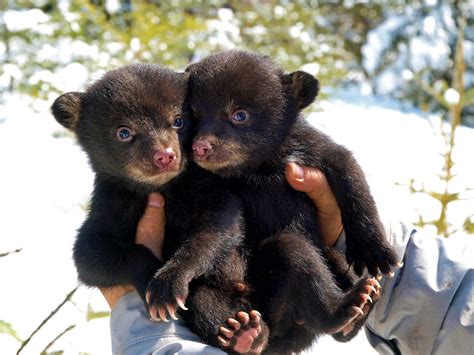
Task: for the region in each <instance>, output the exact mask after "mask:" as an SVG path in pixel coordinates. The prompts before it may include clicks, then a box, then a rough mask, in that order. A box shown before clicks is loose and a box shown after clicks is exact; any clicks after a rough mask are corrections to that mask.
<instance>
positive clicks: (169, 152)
mask: <svg viewBox="0 0 474 355" xmlns="http://www.w3.org/2000/svg"><path fill="white" fill-rule="evenodd" d="M175 160H176V154H175V152H174V151H173V149H171V148H166V149H165V150H157V151H156V152H155V155H154V156H153V162H154V163H155V165H156V166H157V167H158V168H159V169H160V170H162V169H166V168H167V167H168V166H169V165H170V164H171V163H173V162H174V161H175Z"/></svg>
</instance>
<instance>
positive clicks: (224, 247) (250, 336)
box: [52, 64, 268, 353]
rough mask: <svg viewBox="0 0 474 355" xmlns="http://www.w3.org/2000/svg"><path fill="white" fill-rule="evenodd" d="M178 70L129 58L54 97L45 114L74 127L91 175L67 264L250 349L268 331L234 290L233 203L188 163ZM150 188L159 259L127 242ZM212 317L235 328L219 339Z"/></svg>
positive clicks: (239, 255)
mask: <svg viewBox="0 0 474 355" xmlns="http://www.w3.org/2000/svg"><path fill="white" fill-rule="evenodd" d="M187 77H188V74H185V73H175V72H172V71H170V70H167V69H164V68H162V67H160V66H158V65H151V64H150V65H145V64H137V65H131V66H128V67H124V68H121V69H118V70H114V71H111V72H109V73H107V74H106V75H105V76H104V77H103V78H102V79H100V80H99V81H97V82H96V83H95V84H93V85H92V86H91V87H89V88H88V90H87V91H86V92H70V93H66V94H64V95H62V96H60V97H59V98H58V99H56V101H55V102H54V104H53V106H52V112H53V115H54V116H55V118H56V120H57V121H58V122H59V123H60V124H62V125H63V126H65V127H66V128H68V129H70V130H71V131H73V132H74V133H75V134H76V136H77V139H78V141H79V144H80V145H81V146H82V148H83V149H84V150H85V152H86V153H87V154H88V156H89V160H90V164H91V166H92V168H93V170H94V171H95V173H96V177H95V186H94V192H93V195H92V204H91V210H90V212H89V214H88V217H87V219H86V221H85V222H84V224H83V225H82V227H81V228H80V230H79V234H78V236H77V240H76V243H75V246H74V262H75V264H76V267H77V270H78V275H79V279H80V281H82V282H83V283H85V284H86V285H88V286H95V287H102V288H104V287H112V286H115V285H133V286H134V287H135V288H136V290H137V291H138V293H139V294H140V296H141V297H142V298H143V299H144V301H145V300H146V304H147V307H148V310H149V312H150V315H151V317H152V318H154V319H155V320H159V319H161V320H164V321H167V316H168V314H169V316H171V317H172V318H176V313H177V312H179V314H180V315H181V317H182V318H183V319H184V320H185V321H186V322H187V324H188V325H189V326H190V328H191V329H192V330H193V331H194V332H195V333H196V334H198V335H199V336H201V338H202V339H203V340H204V341H205V342H207V343H209V344H212V345H215V346H222V347H225V348H227V349H231V350H233V351H236V352H241V353H242V352H248V351H254V350H255V348H256V347H258V346H259V347H262V346H264V345H265V343H266V338H267V335H268V329H267V326H266V325H265V323H263V322H261V321H260V315H259V313H258V312H256V311H252V308H251V307H250V303H249V302H248V300H247V299H246V298H247V295H246V293H245V292H242V287H243V286H244V285H245V284H243V282H244V279H245V274H246V260H245V258H244V253H243V249H242V242H243V227H242V226H243V224H242V222H243V217H242V206H241V201H240V199H238V198H237V197H236V196H234V195H233V194H232V193H231V192H230V191H229V190H228V189H227V187H226V185H225V184H224V182H223V181H222V180H221V179H219V178H217V177H215V176H213V175H212V174H210V173H208V172H206V171H204V170H203V169H201V168H199V167H197V166H196V165H195V164H193V162H192V161H190V162H189V161H188V160H189V159H188V156H189V153H190V151H191V143H192V137H191V133H192V127H191V122H190V119H189V116H190V114H189V110H188V109H187V107H186V104H185V96H186V91H187ZM151 192H160V193H162V194H163V195H164V197H165V200H166V231H165V233H166V238H165V244H164V251H163V256H164V261H163V262H162V261H160V260H158V259H157V258H156V257H155V256H154V255H153V253H152V252H151V251H150V250H149V249H147V248H146V247H144V246H142V245H138V244H135V243H134V239H135V232H136V228H137V224H138V221H139V219H140V217H141V216H142V214H143V212H144V208H145V206H146V204H147V196H148V194H149V193H151ZM236 285H237V286H238V287H236ZM185 304H186V305H185ZM186 306H187V307H188V309H189V310H187V311H182V310H180V309H179V308H182V309H183V310H184V309H186ZM226 322H227V323H226ZM222 325H226V327H227V328H230V329H237V328H240V331H239V332H235V335H232V336H230V339H228V338H227V337H226V338H225V339H224V338H223V337H222V336H220V335H219V331H220V330H222V328H223V327H222ZM224 328H225V327H224ZM227 328H225V329H224V331H225V330H227ZM226 334H227V335H229V333H228V332H227V333H226Z"/></svg>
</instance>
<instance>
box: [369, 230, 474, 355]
mask: <svg viewBox="0 0 474 355" xmlns="http://www.w3.org/2000/svg"><path fill="white" fill-rule="evenodd" d="M389 235H390V238H391V241H390V242H391V244H392V245H393V246H394V247H395V249H396V251H397V253H398V255H400V257H402V256H403V262H404V267H403V268H402V269H399V270H398V271H397V272H396V274H395V277H394V278H392V279H388V278H384V279H383V280H382V296H381V298H380V300H379V302H378V303H377V304H376V306H375V308H374V310H373V311H372V313H371V314H370V316H369V318H368V320H367V323H366V335H367V338H368V340H369V342H370V343H371V345H372V346H373V347H374V348H375V349H376V350H377V351H378V352H379V353H380V354H456V355H459V354H474V299H473V282H474V271H473V261H474V248H473V246H474V244H473V242H472V240H471V239H468V238H462V239H461V238H457V239H444V238H440V237H435V236H433V235H423V234H422V233H419V232H416V231H415V230H413V229H410V228H408V227H407V226H405V225H403V224H398V225H393V226H390V231H389Z"/></svg>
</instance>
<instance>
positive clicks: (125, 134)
mask: <svg viewBox="0 0 474 355" xmlns="http://www.w3.org/2000/svg"><path fill="white" fill-rule="evenodd" d="M116 136H117V139H118V140H119V141H122V142H130V141H131V140H132V139H133V137H134V136H135V132H134V131H133V129H131V128H129V127H119V128H118V129H117V134H116Z"/></svg>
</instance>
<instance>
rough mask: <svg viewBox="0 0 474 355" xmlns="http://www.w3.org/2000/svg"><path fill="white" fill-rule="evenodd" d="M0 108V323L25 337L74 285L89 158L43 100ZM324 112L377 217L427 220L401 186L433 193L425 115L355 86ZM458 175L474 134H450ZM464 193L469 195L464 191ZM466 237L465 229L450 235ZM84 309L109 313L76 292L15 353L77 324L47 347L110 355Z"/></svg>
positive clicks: (432, 211)
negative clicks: (353, 161)
mask: <svg viewBox="0 0 474 355" xmlns="http://www.w3.org/2000/svg"><path fill="white" fill-rule="evenodd" d="M5 102H6V104H5V105H3V106H2V105H0V137H1V139H0V169H1V170H0V179H1V182H0V221H1V222H0V223H1V229H0V230H1V232H0V234H1V237H0V253H1V252H6V251H10V250H14V249H17V248H22V249H23V250H22V251H21V252H20V253H18V254H13V255H10V256H8V257H4V258H0V280H1V287H2V290H1V292H0V320H3V321H5V322H8V323H10V324H11V325H12V326H13V328H14V329H15V330H16V331H17V333H18V335H19V337H20V338H22V339H25V338H26V337H28V335H29V334H30V333H31V332H32V331H33V330H34V329H35V328H36V327H37V326H38V325H39V323H40V322H41V321H42V320H43V319H44V318H45V317H46V316H47V315H48V314H49V313H50V312H51V311H52V310H53V309H54V308H55V307H56V306H57V305H58V304H59V303H60V302H61V301H62V300H63V299H64V297H65V296H66V294H67V293H68V292H69V291H70V290H71V289H73V288H74V287H75V286H76V273H75V269H74V266H73V263H72V260H71V248H72V243H73V240H74V236H75V233H76V232H75V231H76V229H77V227H78V226H79V225H80V224H81V221H82V220H83V218H84V216H85V211H84V205H86V204H87V201H88V196H89V193H90V191H91V186H92V178H93V175H92V173H91V171H90V170H89V168H88V165H87V160H86V158H85V156H84V154H83V153H82V152H81V151H80V149H79V148H78V147H77V146H76V145H75V143H74V140H73V139H72V138H71V137H70V136H64V134H60V136H61V137H60V138H55V137H54V136H57V134H55V133H58V132H60V133H64V131H63V130H62V129H61V127H60V126H59V125H58V124H56V123H55V121H54V119H53V117H52V116H51V115H50V114H49V111H48V109H49V105H50V104H51V103H46V102H35V103H34V104H33V102H31V101H30V100H29V99H28V98H25V97H21V96H18V95H13V96H10V97H5ZM31 105H33V106H34V110H33V109H32V108H31ZM320 107H321V109H322V112H317V113H312V114H311V115H309V120H310V121H311V122H312V123H313V124H314V125H316V126H317V127H319V128H320V129H322V130H324V131H325V132H327V133H329V134H330V135H331V136H333V137H334V139H335V140H336V141H338V142H340V143H342V144H344V145H346V146H347V147H349V148H350V149H352V150H353V151H354V153H355V155H356V157H357V158H358V159H359V161H360V163H361V165H362V166H363V168H364V170H365V171H366V173H367V175H368V179H369V182H370V184H371V188H372V191H373V193H374V195H375V197H376V200H377V201H378V203H379V206H380V208H381V210H382V211H383V214H384V215H389V216H391V217H392V218H394V219H398V218H402V219H404V220H409V221H416V220H417V210H419V211H421V212H422V213H423V215H424V216H425V217H426V218H427V219H429V218H430V217H435V216H436V214H437V213H438V210H439V206H437V205H436V203H435V202H433V201H432V200H430V199H429V198H427V197H422V196H413V195H411V194H410V193H409V192H408V189H407V188H406V187H404V186H399V185H397V184H406V183H407V182H408V181H409V179H410V178H415V179H417V180H419V181H423V182H424V183H425V184H426V186H429V187H434V188H436V187H439V184H438V183H437V177H436V174H437V173H439V172H441V167H442V165H441V164H442V161H441V158H440V156H439V153H440V152H441V151H442V150H443V143H442V140H441V139H440V138H437V137H436V136H435V135H434V134H433V128H432V126H431V125H430V122H433V121H436V119H433V118H432V119H431V120H428V119H427V117H426V116H425V115H424V114H422V113H420V112H418V111H416V110H414V109H411V108H410V109H406V108H405V109H404V108H403V107H402V105H400V104H399V103H397V102H394V101H387V100H385V99H382V98H377V97H372V96H363V95H361V94H360V93H359V92H358V91H357V90H349V91H347V92H345V91H339V92H338V93H337V94H336V95H334V96H332V97H331V99H330V100H328V101H322V102H321V103H320ZM457 133H458V135H457V142H458V143H457V147H456V151H455V160H456V162H457V166H456V173H457V174H458V176H457V178H456V179H455V180H454V181H453V189H454V190H460V189H463V188H467V187H470V188H472V187H473V184H474V183H473V182H474V169H472V152H473V151H474V130H473V129H469V128H460V129H459V131H458V132H457ZM53 134H54V136H53ZM464 197H466V198H467V197H470V198H472V197H473V196H472V192H471V196H468V195H464ZM473 207H474V206H473V202H472V199H471V200H464V201H460V202H456V203H454V204H452V208H451V210H450V213H449V216H448V217H449V219H450V221H451V222H453V223H455V224H457V225H460V224H461V223H460V221H461V220H462V219H463V218H464V217H466V216H467V215H468V214H469V213H472V212H473V210H474V208H473ZM456 237H458V238H463V237H464V236H463V235H462V233H458V235H457V236H456ZM88 305H91V307H92V308H93V310H94V311H103V310H107V306H106V304H105V302H104V301H103V300H102V299H101V297H100V295H98V294H97V292H96V291H93V290H87V289H85V288H80V290H79V291H78V293H76V294H75V295H74V297H73V302H69V303H67V304H66V305H65V306H64V307H63V308H62V309H61V310H60V311H59V312H58V313H57V314H56V315H55V316H54V317H53V318H52V320H51V321H50V322H48V323H47V325H46V326H45V327H44V328H42V329H41V330H40V332H39V333H38V334H37V335H36V336H35V337H33V340H32V341H31V342H30V344H29V345H28V346H27V347H26V348H25V350H24V351H23V352H22V353H23V354H38V353H39V352H40V351H41V350H43V349H44V348H45V346H46V345H47V344H48V343H49V342H50V341H51V340H52V339H53V338H54V337H55V336H57V335H58V334H59V333H61V332H62V331H63V330H65V329H66V328H67V327H68V326H69V325H72V324H77V326H76V327H75V328H74V329H73V330H72V331H70V332H68V333H67V334H66V335H65V336H64V337H62V338H61V339H60V340H58V341H57V342H56V343H55V345H54V346H53V347H52V348H51V349H49V350H50V351H52V350H65V354H77V353H79V352H87V353H91V354H108V353H110V338H109V334H108V318H101V319H96V320H91V321H87V319H86V312H87V308H88ZM18 347H19V343H18V342H17V341H16V340H15V339H14V338H12V337H10V336H7V335H4V334H0V349H1V351H0V352H1V353H2V354H13V353H15V352H16V350H17V349H18ZM349 350H350V351H351V353H352V354H371V353H375V352H374V351H373V350H372V349H371V348H370V347H369V345H368V344H367V341H366V340H365V336H364V334H362V333H361V334H360V335H359V336H358V337H357V338H356V339H355V340H354V341H352V342H350V343H347V344H341V343H336V342H334V341H333V340H332V338H330V337H325V338H323V339H321V340H320V341H319V342H318V344H317V345H315V347H314V348H313V349H312V351H311V352H310V353H313V352H314V353H316V352H318V353H330V352H333V353H335V352H336V351H338V352H339V351H340V352H344V351H349Z"/></svg>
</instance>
